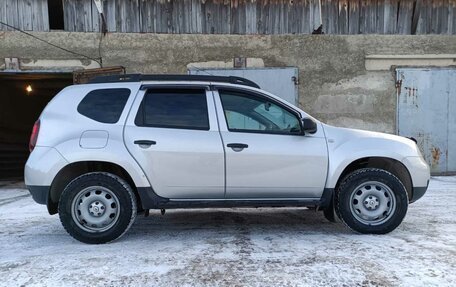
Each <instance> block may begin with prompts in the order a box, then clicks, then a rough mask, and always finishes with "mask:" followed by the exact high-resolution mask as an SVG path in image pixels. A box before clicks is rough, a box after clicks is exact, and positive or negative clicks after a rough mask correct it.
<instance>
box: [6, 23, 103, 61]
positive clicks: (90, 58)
mask: <svg viewBox="0 0 456 287" xmlns="http://www.w3.org/2000/svg"><path fill="white" fill-rule="evenodd" d="M0 24H2V25H5V26H6V27H9V28H11V29H14V30H16V31H18V32H21V33H23V34H25V35H27V36H30V37H32V38H34V39H36V40H38V41H41V42H43V43H45V44H48V45H50V46H52V47H55V48H57V49H60V50H62V51H65V52H67V53H70V54H74V55H78V56H81V57H84V58H87V59H89V60H92V61H95V62H97V63H98V65H100V67H102V64H101V57H100V59H98V60H97V59H94V58H92V57H89V56H87V55H84V54H81V53H78V52H74V51H71V50H68V49H65V48H63V47H60V46H58V45H56V44H52V43H51V42H48V41H46V40H43V39H41V38H39V37H37V36H35V35H32V34H30V33H28V32H25V31H23V30H21V29H19V28H16V27H14V26H11V25H9V24H6V23H4V22H2V21H0ZM99 48H100V47H99Z"/></svg>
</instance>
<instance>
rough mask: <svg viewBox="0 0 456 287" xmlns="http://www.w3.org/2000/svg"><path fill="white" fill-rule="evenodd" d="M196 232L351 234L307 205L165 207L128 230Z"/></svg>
mask: <svg viewBox="0 0 456 287" xmlns="http://www.w3.org/2000/svg"><path fill="white" fill-rule="evenodd" d="M198 232H211V233H219V234H225V233H226V234H230V233H232V232H234V233H235V232H249V233H269V232H272V233H306V234H321V233H328V234H347V233H352V232H351V231H349V230H348V229H347V228H346V227H345V226H344V225H343V224H342V223H332V222H329V221H328V220H327V219H325V218H324V216H323V213H322V212H316V211H315V210H311V209H307V208H230V209H175V210H167V211H166V213H165V214H164V215H161V214H160V211H159V210H151V212H150V216H148V217H145V216H144V214H138V217H137V219H136V222H135V224H134V225H133V226H132V228H131V229H130V231H129V232H128V233H129V235H130V237H136V236H142V235H146V234H153V235H154V236H160V234H166V235H167V236H173V234H176V235H177V234H178V235H179V236H182V235H183V233H186V234H188V235H195V233H198Z"/></svg>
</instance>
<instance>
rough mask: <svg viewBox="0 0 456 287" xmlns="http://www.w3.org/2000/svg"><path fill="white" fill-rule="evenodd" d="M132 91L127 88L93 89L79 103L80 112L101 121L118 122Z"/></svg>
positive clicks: (106, 122)
mask: <svg viewBox="0 0 456 287" xmlns="http://www.w3.org/2000/svg"><path fill="white" fill-rule="evenodd" d="M130 93H131V91H130V89H125V88H122V89H99V90H93V91H91V92H89V93H88V94H87V95H86V96H85V97H84V99H82V101H81V102H80V103H79V105H78V112H79V113H80V114H81V115H84V116H86V117H88V118H90V119H92V120H94V121H97V122H100V123H105V124H114V123H117V122H118V121H119V119H120V116H121V115H122V111H123V109H124V107H125V104H126V103H127V100H128V97H129V96H130Z"/></svg>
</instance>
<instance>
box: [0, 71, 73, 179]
mask: <svg viewBox="0 0 456 287" xmlns="http://www.w3.org/2000/svg"><path fill="white" fill-rule="evenodd" d="M72 83H73V76H72V74H70V73H68V74H67V73H0V180H22V179H23V174H24V165H25V162H26V161H27V157H28V155H29V150H28V142H29V138H30V134H31V131H32V127H33V124H34V123H35V121H36V120H37V119H38V117H39V115H40V113H41V111H42V110H43V109H44V107H45V106H46V104H47V103H48V102H49V101H50V100H51V99H52V98H53V97H54V96H55V95H56V94H57V93H58V92H59V91H60V90H62V89H63V88H64V87H66V86H68V85H71V84H72ZM27 88H28V90H29V91H27ZM30 89H31V91H30Z"/></svg>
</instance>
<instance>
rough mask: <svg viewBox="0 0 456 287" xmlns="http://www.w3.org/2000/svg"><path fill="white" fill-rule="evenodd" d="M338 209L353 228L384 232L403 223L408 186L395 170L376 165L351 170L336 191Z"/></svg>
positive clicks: (363, 231)
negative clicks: (406, 187) (376, 166)
mask: <svg viewBox="0 0 456 287" xmlns="http://www.w3.org/2000/svg"><path fill="white" fill-rule="evenodd" d="M335 207H336V212H337V215H338V216H339V218H340V219H341V220H342V221H343V222H344V223H345V224H346V225H347V226H348V227H349V228H351V229H353V230H355V231H357V232H360V233H372V234H384V233H388V232H391V231H393V230H394V229H395V228H396V227H398V226H399V224H401V222H402V220H403V219H404V217H405V214H406V213H407V208H408V197H407V190H406V189H405V187H404V185H403V184H402V182H401V181H400V180H399V179H398V178H397V177H396V176H394V175H393V174H392V173H390V172H388V171H385V170H382V169H376V168H364V169H359V170H356V171H354V172H352V173H351V174H350V175H348V176H347V177H346V178H345V179H344V180H343V182H342V183H341V184H340V186H339V188H338V190H337V192H336V203H335Z"/></svg>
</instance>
